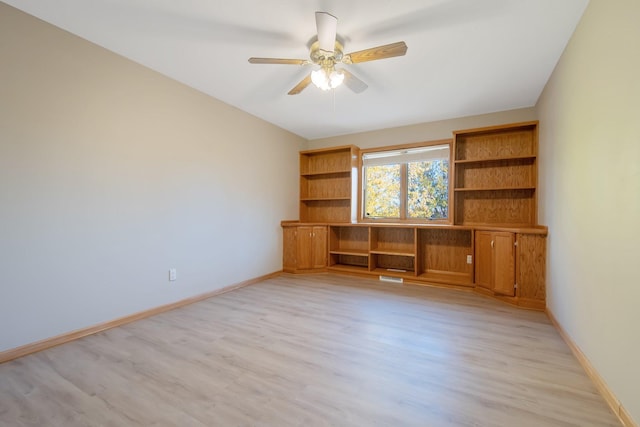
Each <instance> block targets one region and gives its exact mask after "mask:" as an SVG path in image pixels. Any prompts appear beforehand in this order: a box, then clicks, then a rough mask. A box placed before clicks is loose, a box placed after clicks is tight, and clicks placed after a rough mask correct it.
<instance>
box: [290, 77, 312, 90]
mask: <svg viewBox="0 0 640 427" xmlns="http://www.w3.org/2000/svg"><path fill="white" fill-rule="evenodd" d="M310 84H311V74H309V75H307V77H305V78H304V79H302V81H301V82H300V83H298V84H297V85H296V86H295V87H294V88H293V89H291V90H290V91H289V93H287V95H297V94H299V93H300V92H302V91H303V90H304V89H305V88H306V87H307V86H309V85H310Z"/></svg>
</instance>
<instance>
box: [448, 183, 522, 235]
mask: <svg viewBox="0 0 640 427" xmlns="http://www.w3.org/2000/svg"><path fill="white" fill-rule="evenodd" d="M534 209H535V191H534V190H500V191H478V192H457V193H456V194H455V221H456V223H457V224H464V225H474V224H485V225H486V224H494V225H521V226H524V225H532V224H534V223H535V210H534Z"/></svg>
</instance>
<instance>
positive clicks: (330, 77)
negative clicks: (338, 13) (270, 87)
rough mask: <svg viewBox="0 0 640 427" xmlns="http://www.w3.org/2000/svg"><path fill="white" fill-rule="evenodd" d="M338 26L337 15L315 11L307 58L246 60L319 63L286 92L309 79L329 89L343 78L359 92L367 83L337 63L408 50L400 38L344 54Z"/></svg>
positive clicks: (299, 89)
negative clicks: (315, 33) (314, 32)
mask: <svg viewBox="0 0 640 427" xmlns="http://www.w3.org/2000/svg"><path fill="white" fill-rule="evenodd" d="M337 26H338V18H336V17H335V16H333V15H331V14H329V13H326V12H316V28H317V31H318V38H317V40H316V41H314V42H313V43H312V44H311V48H310V52H309V59H282V58H249V62H250V63H251V64H293V65H318V66H319V68H318V69H316V70H314V71H312V72H311V73H310V74H309V75H308V76H307V77H305V78H304V79H302V81H301V82H300V83H298V84H297V85H296V86H295V87H294V88H293V89H291V90H290V91H289V93H288V94H289V95H297V94H299V93H300V92H302V91H303V90H304V89H305V88H306V87H307V86H309V85H310V84H311V83H312V82H313V84H315V85H316V86H317V87H319V88H320V89H322V90H330V89H334V88H336V87H338V86H339V85H340V84H342V83H343V81H344V84H345V85H346V86H347V87H348V88H349V89H351V90H352V91H354V92H355V93H360V92H362V91H364V90H365V89H366V88H367V87H368V86H367V84H366V83H365V82H363V81H362V80H360V79H359V78H357V77H356V76H354V75H353V74H351V73H350V72H349V70H347V69H345V68H339V69H336V64H357V63H360V62H366V61H375V60H378V59H385V58H392V57H394V56H403V55H404V54H405V53H407V45H406V44H405V42H403V41H402V42H396V43H391V44H387V45H384V46H378V47H373V48H370V49H365V50H360V51H358V52H351V53H346V54H345V53H344V48H343V46H342V43H340V42H339V41H338V40H337V38H336V29H337Z"/></svg>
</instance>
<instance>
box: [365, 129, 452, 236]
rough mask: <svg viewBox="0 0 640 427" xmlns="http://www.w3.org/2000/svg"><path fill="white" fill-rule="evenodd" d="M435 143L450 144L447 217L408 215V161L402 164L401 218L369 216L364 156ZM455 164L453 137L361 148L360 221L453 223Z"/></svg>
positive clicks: (430, 145) (428, 145) (422, 146)
mask: <svg viewBox="0 0 640 427" xmlns="http://www.w3.org/2000/svg"><path fill="white" fill-rule="evenodd" d="M435 145H448V146H449V175H448V177H447V181H448V182H447V184H448V185H447V207H448V209H447V217H446V218H441V219H427V218H409V217H407V201H408V187H409V185H408V173H407V169H408V167H407V163H402V164H400V218H369V217H366V216H365V212H364V209H365V204H364V198H365V194H364V191H365V186H364V181H365V176H364V166H363V156H364V155H365V154H369V153H376V152H383V151H395V150H406V149H415V148H424V147H432V146H435ZM454 174H455V165H454V162H453V139H439V140H434V141H424V142H414V143H410V144H399V145H386V146H382V147H375V148H366V149H361V150H360V155H359V156H358V176H359V179H358V222H363V223H402V224H405V223H407V224H448V225H451V224H453V217H454V215H453V209H454V206H453V181H454V179H453V178H454Z"/></svg>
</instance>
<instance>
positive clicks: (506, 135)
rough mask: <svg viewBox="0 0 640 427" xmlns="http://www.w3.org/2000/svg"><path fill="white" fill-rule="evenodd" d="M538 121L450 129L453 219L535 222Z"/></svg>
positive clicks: (475, 222)
mask: <svg viewBox="0 0 640 427" xmlns="http://www.w3.org/2000/svg"><path fill="white" fill-rule="evenodd" d="M537 126H538V123H537V122H526V123H516V124H511V125H504V126H494V127H489V128H481V129H471V130H464V131H457V132H454V169H455V173H454V223H455V224H461V225H478V224H495V225H511V226H533V225H535V224H536V211H537V203H536V198H537V191H536V190H537V147H538V141H537V139H538V138H537V129H538V127H537Z"/></svg>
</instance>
